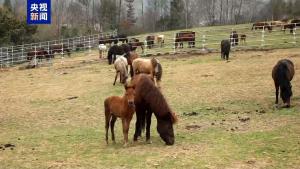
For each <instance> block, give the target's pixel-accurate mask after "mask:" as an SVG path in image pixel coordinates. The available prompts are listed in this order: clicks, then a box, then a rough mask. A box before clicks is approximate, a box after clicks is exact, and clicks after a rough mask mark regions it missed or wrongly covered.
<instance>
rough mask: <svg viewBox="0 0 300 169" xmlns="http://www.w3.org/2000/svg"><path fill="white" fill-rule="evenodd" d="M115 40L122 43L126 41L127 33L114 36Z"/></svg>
mask: <svg viewBox="0 0 300 169" xmlns="http://www.w3.org/2000/svg"><path fill="white" fill-rule="evenodd" d="M116 38H117V40H118V41H121V42H122V43H125V42H126V43H128V38H127V35H125V34H119V35H117V36H116Z"/></svg>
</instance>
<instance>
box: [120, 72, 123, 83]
mask: <svg viewBox="0 0 300 169" xmlns="http://www.w3.org/2000/svg"><path fill="white" fill-rule="evenodd" d="M122 80H123V76H122V73H121V72H120V83H122Z"/></svg>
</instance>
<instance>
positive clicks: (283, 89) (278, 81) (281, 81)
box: [272, 59, 295, 108]
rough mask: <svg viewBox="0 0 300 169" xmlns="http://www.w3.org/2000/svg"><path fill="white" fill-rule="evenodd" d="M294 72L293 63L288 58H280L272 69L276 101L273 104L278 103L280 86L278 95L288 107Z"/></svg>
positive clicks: (291, 93)
mask: <svg viewBox="0 0 300 169" xmlns="http://www.w3.org/2000/svg"><path fill="white" fill-rule="evenodd" d="M294 74H295V69H294V64H293V62H292V61H290V60H288V59H282V60H279V61H278V62H277V64H276V65H275V66H274V68H273V70H272V78H273V80H274V84H275V89H276V101H275V104H276V106H277V104H278V94H279V87H280V96H281V98H282V100H283V103H284V104H286V105H285V106H284V107H287V108H288V107H290V102H291V96H292V95H293V92H292V85H291V82H290V81H291V80H292V79H293V77H294Z"/></svg>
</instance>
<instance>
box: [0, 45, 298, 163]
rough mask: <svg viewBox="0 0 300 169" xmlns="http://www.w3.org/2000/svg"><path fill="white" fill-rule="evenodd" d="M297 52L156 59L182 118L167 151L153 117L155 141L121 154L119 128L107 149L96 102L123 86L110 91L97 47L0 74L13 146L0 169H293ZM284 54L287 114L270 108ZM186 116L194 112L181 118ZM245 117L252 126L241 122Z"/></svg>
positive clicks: (3, 116)
mask: <svg viewBox="0 0 300 169" xmlns="http://www.w3.org/2000/svg"><path fill="white" fill-rule="evenodd" d="M299 52H300V49H286V50H270V51H256V52H234V53H232V55H231V59H230V60H231V61H230V62H229V63H226V62H224V61H221V60H220V59H219V58H220V56H219V54H217V53H211V54H207V55H201V56H189V55H182V56H178V55H177V56H172V55H170V56H162V57H160V60H161V62H162V65H163V69H164V72H163V78H162V91H163V93H164V94H165V95H166V97H167V99H168V101H169V103H170V105H171V107H172V108H173V109H174V110H175V111H176V112H177V113H178V115H179V117H180V120H179V123H178V124H177V125H176V126H175V130H176V140H177V141H176V144H175V146H172V147H166V146H164V145H163V143H162V142H161V140H160V138H159V136H158V135H157V133H156V130H155V127H154V126H155V120H154V124H153V127H152V129H153V131H152V139H153V144H152V145H147V144H145V143H144V142H143V141H141V142H139V143H137V144H135V145H133V144H132V145H131V146H130V147H129V148H126V149H124V148H122V146H121V145H122V143H121V140H122V134H121V130H120V128H121V125H120V123H119V122H117V134H116V137H117V145H108V146H106V145H105V142H104V114H103V100H104V99H105V98H106V97H107V96H110V95H121V94H122V93H123V87H122V86H121V85H120V84H118V85H117V86H115V87H114V86H113V85H112V83H113V78H114V74H115V72H114V69H113V67H112V66H109V65H107V62H106V60H102V61H98V60H97V58H98V56H97V52H96V51H92V53H83V54H79V55H78V56H77V57H72V58H64V59H63V62H62V60H61V59H57V60H55V63H54V65H53V66H51V67H41V68H38V69H31V70H18V68H17V67H16V68H10V69H7V70H2V71H1V72H0V79H1V81H0V95H1V97H0V103H1V106H0V129H1V131H2V132H0V138H1V140H0V145H1V144H5V143H8V142H10V143H13V144H15V145H16V148H15V149H14V150H5V151H1V150H0V163H2V164H3V166H4V168H141V167H144V168H145V167H146V168H268V167H269V168H273V167H274V166H275V168H296V167H295V166H297V165H298V166H299V165H300V163H299V161H300V159H299V156H300V150H299V148H298V149H297V148H295V147H297V145H298V147H299V140H297V138H299V136H300V128H299V126H300V125H299V124H300V121H299V112H300V111H299V110H300V93H299V91H300V85H299V84H300V78H299V76H298V75H299V74H300V69H299V68H298V67H299V65H300V55H299ZM281 58H289V59H291V60H292V61H293V62H294V63H295V65H296V73H295V74H296V75H295V77H294V79H293V81H292V84H293V93H294V96H293V98H292V105H293V107H292V108H291V109H288V110H283V109H282V110H274V109H273V103H274V101H275V95H274V93H275V91H274V86H273V80H272V78H271V70H272V67H273V66H274V65H275V64H276V62H277V61H278V60H279V59H281ZM71 97H75V98H74V99H70V98H71ZM192 111H195V112H197V113H199V114H198V115H197V116H185V115H184V112H192ZM245 117H249V118H250V120H249V121H246V122H241V121H240V120H239V119H240V118H245ZM134 121H135V120H133V122H134ZM131 126H132V127H131V130H130V133H129V134H130V135H132V133H133V129H134V124H133V123H132V124H131ZM187 126H198V127H196V128H193V127H192V128H190V129H189V130H188V129H187ZM32 148H34V149H35V150H32ZM283 150H284V152H283ZM251 160H252V161H251ZM249 161H250V162H249ZM253 161H254V162H253ZM0 168H1V167H0Z"/></svg>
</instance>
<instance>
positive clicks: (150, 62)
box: [132, 58, 162, 87]
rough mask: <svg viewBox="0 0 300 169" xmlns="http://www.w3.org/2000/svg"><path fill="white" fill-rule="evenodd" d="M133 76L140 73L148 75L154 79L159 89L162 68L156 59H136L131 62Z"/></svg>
mask: <svg viewBox="0 0 300 169" xmlns="http://www.w3.org/2000/svg"><path fill="white" fill-rule="evenodd" d="M132 69H133V76H135V75H136V74H140V73H145V74H150V75H151V77H153V78H154V77H155V79H156V84H157V86H158V87H160V82H161V77H162V66H161V64H160V63H159V60H158V59H156V58H152V59H145V58H137V59H135V60H134V61H133V62H132Z"/></svg>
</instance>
